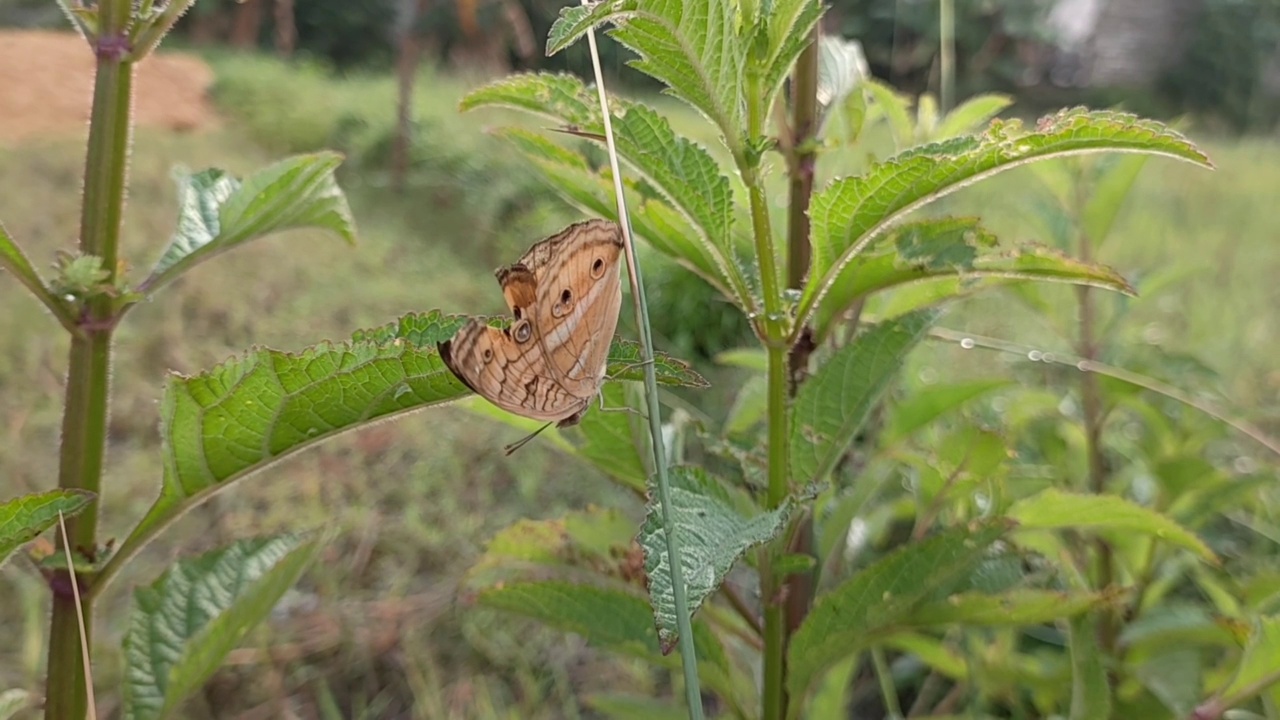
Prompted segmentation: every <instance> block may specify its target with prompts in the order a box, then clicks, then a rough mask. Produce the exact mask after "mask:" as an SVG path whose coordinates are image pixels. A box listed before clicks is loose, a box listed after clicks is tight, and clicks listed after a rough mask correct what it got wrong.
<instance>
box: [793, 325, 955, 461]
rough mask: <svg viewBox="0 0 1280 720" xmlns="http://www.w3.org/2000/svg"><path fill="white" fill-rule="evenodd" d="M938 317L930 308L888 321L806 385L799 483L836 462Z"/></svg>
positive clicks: (798, 433)
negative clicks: (908, 355) (907, 356)
mask: <svg viewBox="0 0 1280 720" xmlns="http://www.w3.org/2000/svg"><path fill="white" fill-rule="evenodd" d="M936 318H937V313H936V312H934V311H930V310H924V311H920V312H916V313H912V314H910V315H905V316H903V317H900V318H895V319H894V320H890V321H886V322H882V323H880V324H878V325H876V326H875V327H873V328H871V329H870V330H868V331H866V332H864V333H862V334H860V335H859V336H858V337H856V338H854V340H853V342H851V343H849V344H848V345H846V346H844V347H842V348H840V349H839V350H837V351H836V353H835V354H834V355H833V356H832V357H831V358H830V359H828V360H827V361H826V363H825V364H824V365H823V366H822V367H820V368H818V371H817V372H816V373H814V375H813V377H811V378H809V380H808V381H807V382H805V383H804V385H802V386H800V392H799V394H798V395H797V396H796V400H795V404H794V406H793V410H792V413H793V415H792V417H793V420H792V423H791V442H790V447H791V482H792V483H793V484H794V485H796V486H803V485H806V484H808V483H809V482H811V481H813V480H816V479H819V478H821V477H822V476H824V475H825V474H826V473H827V472H828V471H829V470H830V469H831V468H832V467H833V466H834V465H835V463H836V461H837V460H838V459H839V458H840V455H841V454H842V453H844V452H845V450H846V449H848V447H849V443H851V442H853V438H854V435H856V434H857V432H858V430H859V428H861V427H862V424H863V423H864V422H865V421H866V419H867V416H868V415H869V414H870V412H871V409H872V408H873V407H874V405H875V403H876V401H877V400H879V398H880V396H881V394H883V393H884V391H885V389H886V388H887V387H888V386H889V381H890V380H892V379H893V376H894V375H895V374H896V373H897V372H898V370H899V369H900V368H901V367H902V364H903V362H904V360H905V358H906V355H907V353H909V352H910V351H911V349H912V348H913V347H915V345H916V343H918V342H919V341H920V339H921V338H922V337H924V334H925V331H926V330H928V329H929V326H930V325H932V324H933V322H934V320H935V319H936Z"/></svg>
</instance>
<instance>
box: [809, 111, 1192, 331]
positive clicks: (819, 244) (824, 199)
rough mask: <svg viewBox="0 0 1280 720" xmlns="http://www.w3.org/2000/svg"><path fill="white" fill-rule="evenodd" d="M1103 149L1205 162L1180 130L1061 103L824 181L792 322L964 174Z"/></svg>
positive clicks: (974, 176)
mask: <svg viewBox="0 0 1280 720" xmlns="http://www.w3.org/2000/svg"><path fill="white" fill-rule="evenodd" d="M1106 150H1112V151H1122V152H1137V153H1147V154H1153V155H1164V156H1167V157H1172V158H1176V159H1181V160H1186V161H1188V162H1192V163H1195V164H1198V165H1201V166H1204V167H1210V164H1209V160H1208V158H1207V157H1205V155H1204V153H1202V152H1200V151H1199V150H1198V149H1197V148H1196V147H1195V146H1194V145H1192V144H1191V143H1190V142H1189V141H1187V140H1186V138H1184V137H1183V136H1182V135H1180V134H1178V133H1176V132H1174V131H1173V130H1170V129H1169V128H1168V127H1166V126H1164V125H1162V124H1160V123H1158V122H1155V121H1151V120H1142V119H1139V118H1137V117H1135V116H1133V115H1127V114H1123V113H1115V112H1089V111H1084V110H1079V109H1077V110H1069V111H1063V112H1060V113H1058V114H1056V115H1051V116H1048V117H1045V118H1043V119H1041V120H1040V122H1039V123H1038V124H1037V125H1036V129H1035V130H1034V131H1031V132H1023V131H1022V126H1021V123H1018V122H1016V121H1011V122H999V121H997V122H993V123H992V124H991V126H990V127H989V128H988V129H987V130H986V132H984V133H983V134H982V135H980V136H976V137H970V138H958V139H953V140H948V141H944V142H940V143H934V144H931V145H925V146H922V147H917V148H913V149H912V150H910V151H907V152H905V153H902V154H900V155H898V156H896V157H894V158H892V159H890V160H888V161H886V162H883V163H879V164H876V165H873V166H872V167H871V168H869V169H868V170H867V171H866V172H865V173H863V174H862V175H859V176H855V177H848V178H844V179H841V180H836V181H835V182H833V183H831V184H830V185H828V186H827V187H826V188H824V189H823V190H822V191H821V192H819V193H817V194H815V196H814V198H813V205H812V210H811V211H810V216H811V217H812V220H813V234H812V239H813V240H812V242H813V264H812V269H811V271H810V275H809V281H808V283H807V284H806V286H805V288H804V292H803V295H802V296H801V300H800V305H799V308H798V311H797V321H796V322H797V325H799V326H803V325H804V324H806V323H807V322H808V321H809V317H810V315H811V314H812V313H813V310H814V307H815V306H816V305H817V303H818V302H819V301H820V300H821V299H822V296H824V295H826V294H827V293H828V292H829V291H830V290H831V287H832V285H833V283H834V281H835V279H836V278H837V277H838V276H839V274H840V272H841V270H842V269H843V268H844V266H845V265H847V264H848V263H849V262H851V261H852V260H853V259H854V258H855V257H857V256H858V255H859V254H860V253H862V251H863V250H864V249H865V248H866V247H867V246H868V245H869V244H870V243H871V242H872V241H874V240H875V239H876V238H877V237H879V236H880V235H882V234H883V233H884V232H885V231H886V230H887V229H888V228H889V226H890V225H891V224H892V223H893V222H894V221H895V220H897V219H898V218H900V217H902V216H903V215H905V214H907V213H910V212H912V211H913V210H916V209H917V208H920V207H922V206H924V205H926V204H928V203H930V202H932V201H934V200H937V199H938V198H940V197H942V196H944V195H946V194H948V193H951V192H954V191H955V190H958V189H960V188H961V187H964V186H965V185H968V184H970V183H972V182H976V181H978V180H980V179H982V178H985V177H988V176H991V175H994V174H996V173H998V172H1003V171H1004V170H1008V169H1010V168H1014V167H1018V166H1020V165H1024V164H1027V163H1029V162H1033V161H1037V160H1043V159H1048V158H1054V157H1064V156H1069V155H1078V154H1082V153H1091V152H1101V151H1106Z"/></svg>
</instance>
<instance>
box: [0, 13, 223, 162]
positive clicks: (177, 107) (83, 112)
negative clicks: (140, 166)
mask: <svg viewBox="0 0 1280 720" xmlns="http://www.w3.org/2000/svg"><path fill="white" fill-rule="evenodd" d="M93 73H94V58H93V52H92V51H91V50H90V49H89V45H88V43H86V42H85V41H84V38H81V37H80V36H79V35H75V34H73V33H58V32H48V31H31V30H22V31H5V32H0V143H8V144H12V143H15V142H20V141H22V140H26V139H28V138H33V137H49V136H55V137H56V136H59V135H63V136H65V135H68V134H84V133H86V132H87V130H86V127H87V124H88V121H89V106H90V103H91V102H92V99H93V77H94V75H93ZM133 82H134V101H133V110H134V113H133V114H134V121H135V123H136V124H137V126H139V127H162V128H167V129H170V130H196V129H199V128H203V127H207V126H209V125H211V124H212V123H214V122H215V121H216V116H215V114H214V111H213V106H212V105H211V104H210V103H209V100H208V97H207V93H206V91H207V90H208V88H209V86H210V85H211V84H212V83H213V71H212V70H211V69H210V68H209V66H208V65H206V64H205V63H204V62H203V61H202V60H200V59H199V58H197V57H194V56H192V55H186V54H183V53H160V54H157V55H153V56H151V57H149V58H147V59H146V60H144V61H142V63H141V64H139V65H138V67H137V70H136V71H135V74H134V81H133Z"/></svg>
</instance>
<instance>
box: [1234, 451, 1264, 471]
mask: <svg viewBox="0 0 1280 720" xmlns="http://www.w3.org/2000/svg"><path fill="white" fill-rule="evenodd" d="M1231 467H1232V468H1234V469H1235V471H1236V472H1238V473H1240V474H1241V475H1251V474H1253V473H1255V472H1257V471H1258V462H1257V461H1256V460H1254V459H1253V458H1251V457H1249V456H1248V455H1241V456H1240V457H1238V458H1236V459H1235V460H1233V461H1232V462H1231Z"/></svg>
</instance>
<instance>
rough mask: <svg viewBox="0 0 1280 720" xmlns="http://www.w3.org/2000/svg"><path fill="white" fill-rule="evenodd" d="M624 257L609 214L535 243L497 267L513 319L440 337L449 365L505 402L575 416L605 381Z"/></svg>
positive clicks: (557, 417) (556, 416)
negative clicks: (607, 217) (444, 338)
mask: <svg viewBox="0 0 1280 720" xmlns="http://www.w3.org/2000/svg"><path fill="white" fill-rule="evenodd" d="M621 258H622V230H621V228H619V227H618V225H617V224H616V223H612V222H609V221H607V220H588V221H585V222H580V223H576V224H574V225H570V226H569V227H567V228H565V229H564V230H562V231H561V232H559V233H557V234H556V235H553V236H551V237H549V238H547V239H546V240H543V241H541V242H538V243H535V244H534V245H533V246H532V247H530V248H529V250H528V251H526V252H525V254H524V255H523V256H521V258H520V259H519V260H518V261H516V262H515V263H513V264H511V265H507V266H505V267H501V268H498V270H497V271H495V273H494V274H495V275H496V277H497V279H498V284H499V285H500V286H501V287H502V294H503V297H504V298H505V299H506V301H507V306H508V308H510V310H511V313H512V314H513V315H514V316H515V319H514V321H513V322H512V323H511V324H510V325H508V326H507V327H505V328H498V327H493V326H490V325H488V324H487V323H485V322H484V321H483V320H481V319H479V318H471V319H469V320H468V321H467V322H466V324H464V325H463V326H462V328H461V329H459V330H458V332H457V333H456V334H455V335H454V336H453V339H451V340H449V341H447V342H444V343H440V345H439V350H440V357H441V359H443V360H444V363H445V366H446V367H448V368H449V370H450V371H451V372H452V373H453V374H454V375H456V376H457V377H458V379H459V380H461V381H462V382H463V383H465V384H466V385H467V387H469V388H471V389H472V390H473V391H474V392H475V393H476V394H477V395H480V396H481V397H483V398H485V399H486V400H488V401H489V402H491V403H493V404H494V405H497V406H498V407H500V408H502V409H503V410H507V411H509V412H512V413H515V414H517V415H522V416H524V417H528V418H533V419H535V420H546V421H548V422H555V423H556V424H557V425H558V426H559V427H565V426H567V425H573V424H575V423H577V422H578V421H579V420H581V419H582V416H583V414H584V413H586V411H587V408H588V407H590V405H591V402H592V400H593V399H595V397H596V395H597V394H599V392H600V387H601V386H602V385H603V384H604V377H605V369H606V366H607V363H608V359H609V346H610V344H611V343H612V340H613V334H614V331H615V330H617V326H618V312H619V310H620V309H621V306H622V284H621V280H620V279H619V276H618V265H619V263H620V261H621Z"/></svg>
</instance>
